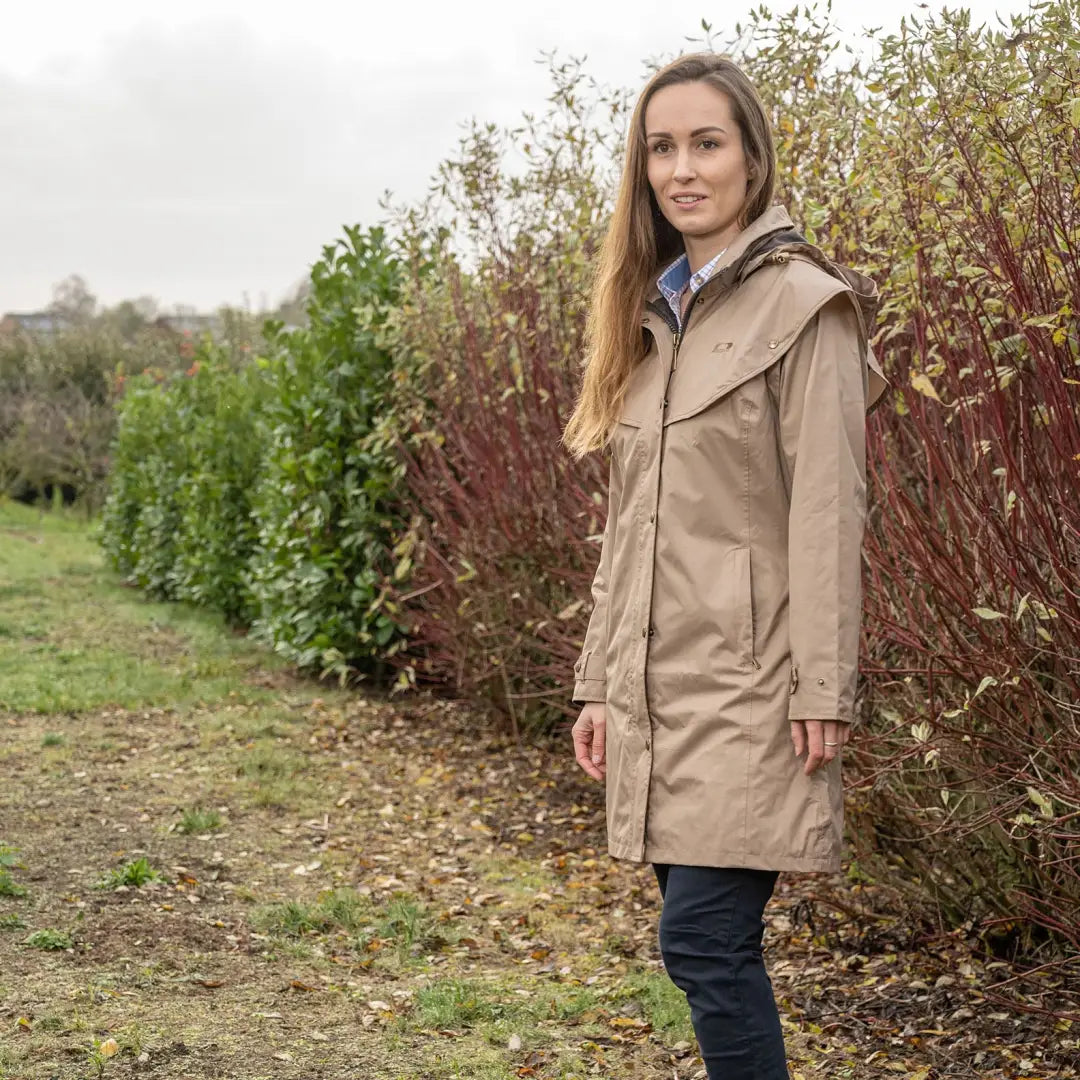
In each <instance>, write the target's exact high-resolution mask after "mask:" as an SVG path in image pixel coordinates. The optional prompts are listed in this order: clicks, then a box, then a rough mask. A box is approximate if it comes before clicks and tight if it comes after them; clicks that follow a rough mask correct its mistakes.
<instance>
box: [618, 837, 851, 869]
mask: <svg viewBox="0 0 1080 1080" xmlns="http://www.w3.org/2000/svg"><path fill="white" fill-rule="evenodd" d="M608 854H609V855H610V856H611V857H612V858H615V859H624V860H626V861H628V862H635V863H670V864H672V865H676V866H737V867H744V868H746V869H748V870H789V871H802V872H804V873H807V872H809V873H814V872H817V873H826V874H835V873H838V872H839V871H841V870H842V869H843V864H842V862H841V859H840V856H839V855H831V856H818V855H815V856H808V855H765V856H762V855H754V854H750V853H748V852H745V851H711V852H709V853H708V854H707V855H702V854H701V853H697V852H696V853H695V854H694V855H693V857H688V856H687V852H685V851H676V850H670V849H663V848H652V847H648V846H647V847H646V848H645V851H644V854H642V851H641V848H640V847H633V846H632V845H630V844H621V843H615V842H609V843H608Z"/></svg>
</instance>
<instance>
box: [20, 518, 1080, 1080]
mask: <svg viewBox="0 0 1080 1080" xmlns="http://www.w3.org/2000/svg"><path fill="white" fill-rule="evenodd" d="M0 529H2V530H3V531H2V535H0V551H2V553H0V710H4V711H3V712H0V863H3V862H8V863H11V864H13V865H11V866H9V867H8V868H7V869H6V870H5V869H3V868H2V867H0V1078H7V1080H15V1078H18V1080H23V1078H31V1077H32V1078H35V1080H37V1078H47V1077H48V1078H51V1077H58V1078H64V1080H67V1078H76V1077H77V1078H89V1077H98V1076H115V1077H123V1076H140V1077H153V1078H162V1080H164V1078H166V1077H168V1078H170V1080H174V1078H175V1080H179V1078H188V1077H191V1078H200V1080H201V1078H212V1077H213V1078H216V1077H220V1078H225V1077H228V1078H242V1080H256V1078H271V1077H272V1078H274V1080H279V1078H280V1080H291V1078H301V1077H303V1078H305V1080H309V1078H327V1080H344V1078H350V1080H353V1078H355V1080H406V1078H408V1080H413V1078H415V1080H449V1078H455V1077H462V1078H466V1077H467V1078H478V1080H496V1078H499V1080H502V1078H511V1077H536V1078H540V1080H574V1078H577V1080H584V1078H586V1077H593V1076H602V1077H617V1078H619V1080H637V1078H641V1080H645V1078H648V1080H654V1078H655V1080H660V1078H666V1080H685V1078H689V1077H693V1076H695V1075H699V1074H700V1075H703V1074H701V1073H700V1068H701V1062H700V1059H699V1058H698V1057H697V1056H696V1053H695V1052H694V1050H695V1048H694V1047H693V1045H692V1038H693V1036H692V1031H691V1029H690V1027H689V1023H688V1017H687V1012H686V1007H685V1002H684V1000H683V999H682V995H681V994H679V992H678V991H676V990H675V989H674V987H672V986H671V984H670V983H669V982H668V980H667V979H666V977H665V976H664V974H663V972H662V969H661V968H660V964H659V957H658V954H657V951H656V945H655V940H654V934H655V921H656V916H657V912H658V895H657V893H656V889H655V886H654V884H653V880H652V877H651V874H650V872H649V871H647V870H646V869H645V868H638V867H633V866H630V865H628V864H625V863H617V862H614V861H612V860H610V859H609V858H608V857H607V856H606V854H604V848H603V820H602V793H601V790H600V789H599V787H597V786H596V785H593V784H592V783H590V782H588V781H586V780H584V779H583V778H582V777H580V775H578V774H577V773H576V772H575V771H574V767H573V765H572V763H571V762H570V761H569V758H568V755H567V754H566V753H564V752H562V750H561V748H560V749H559V750H558V751H551V750H543V749H537V748H532V749H522V748H518V747H515V746H513V745H511V744H510V743H508V742H507V741H506V740H504V739H501V738H499V737H497V736H494V735H490V734H482V733H479V732H477V731H476V730H474V727H475V724H474V723H472V722H471V721H470V717H469V714H468V712H467V710H465V709H462V708H459V707H456V706H452V705H450V704H447V703H443V702H438V701H434V700H426V699H421V700H417V699H413V700H412V701H411V702H410V703H408V704H407V705H403V704H402V703H400V702H385V701H381V700H376V699H368V698H366V697H365V696H364V695H363V694H361V693H355V692H354V693H344V692H341V691H340V690H337V689H331V688H327V687H325V686H320V685H319V684H317V683H314V682H308V681H304V680H299V679H296V678H294V677H293V676H291V675H290V674H288V673H287V672H285V671H283V670H281V668H280V666H279V665H277V664H276V662H275V661H274V659H273V657H272V656H270V655H269V654H267V653H265V652H262V651H260V650H258V649H257V648H255V647H253V646H252V645H250V644H249V643H247V642H246V641H244V640H242V639H238V638H236V637H235V636H233V635H230V634H228V632H227V631H225V630H223V629H222V628H221V627H220V626H218V625H217V624H216V622H215V621H214V620H213V619H212V618H208V617H206V616H202V615H199V614H197V613H194V614H193V613H190V612H186V611H184V610H183V609H179V608H176V607H170V606H165V605H155V604H147V603H144V602H142V601H141V600H139V599H138V598H136V597H134V596H133V595H132V594H131V593H130V592H128V591H126V590H122V589H119V588H118V587H116V585H115V584H113V583H111V581H110V579H109V578H108V576H107V575H106V574H105V573H104V572H103V571H102V569H101V566H100V559H99V557H98V555H97V553H96V550H95V548H94V547H93V544H92V542H91V541H90V539H89V538H88V537H87V535H86V534H85V531H84V530H82V529H80V528H79V527H77V526H75V525H73V524H70V523H64V522H56V521H49V520H45V521H43V522H39V521H38V520H37V519H36V518H33V517H30V516H28V515H25V514H20V513H18V512H16V511H12V510H10V509H0ZM3 845H6V848H5V847H4V846H3ZM5 850H6V851H7V855H6V856H5V855H3V854H2V853H3V852H4V851H5ZM150 873H155V874H156V875H158V876H156V877H154V878H152V879H150V880H146V881H142V883H141V884H140V883H139V882H140V881H141V879H142V878H145V877H146V876H147V875H148V874H150ZM110 875H112V879H111V880H110ZM121 875H122V876H123V877H124V878H125V879H126V880H127V881H128V884H121V885H119V887H115V886H116V884H117V880H118V879H119V877H120V876H121ZM103 883H104V885H105V886H106V887H103ZM108 886H114V887H108ZM889 903H890V897H889V896H888V894H887V893H886V892H885V890H882V889H880V888H876V887H873V886H871V885H867V884H865V883H862V884H856V883H854V882H852V881H848V880H846V879H845V878H844V877H837V878H836V879H831V880H830V879H827V878H822V877H814V876H810V877H805V878H798V877H797V876H795V875H790V876H785V877H784V878H783V879H782V880H781V884H780V887H779V889H778V892H777V896H776V898H775V900H774V902H773V903H772V904H771V905H770V908H769V911H768V912H767V916H768V920H769V930H768V938H767V940H768V946H769V953H768V955H769V958H770V970H771V972H772V977H773V983H774V987H775V989H776V992H777V996H778V998H779V999H780V1001H781V1003H782V1007H783V1013H784V1022H785V1028H786V1034H787V1037H788V1044H789V1053H790V1056H791V1068H792V1075H793V1077H795V1078H800V1077H801V1078H802V1080H817V1078H824V1077H835V1078H849V1077H850V1078H855V1077H858V1078H860V1080H862V1078H871V1077H886V1076H887V1077H908V1078H911V1080H936V1078H938V1077H947V1076H948V1077H972V1078H973V1077H988V1078H1003V1077H1014V1076H1027V1077H1049V1076H1061V1077H1067V1076H1076V1075H1078V1074H1077V1072H1076V1071H1072V1070H1071V1066H1070V1065H1069V1058H1070V1057H1073V1058H1074V1059H1075V1056H1076V1054H1075V1050H1076V1034H1077V1032H1076V1031H1075V1030H1073V1031H1072V1032H1070V1031H1069V1029H1068V1028H1067V1027H1065V1028H1063V1027H1062V1025H1061V1024H1058V1025H1057V1028H1056V1029H1055V1027H1054V1025H1053V1023H1050V1022H1045V1021H1042V1020H1040V1019H1039V1018H1038V1017H1032V1016H1028V1015H1025V1014H1023V1013H1020V1012H1016V1011H1013V1010H1009V1009H1006V1008H1003V1007H1002V1006H1000V1005H995V1004H993V1003H991V1002H989V1001H987V999H986V998H985V996H984V989H985V987H986V985H987V984H988V983H991V982H994V981H996V980H998V979H1000V978H1003V977H1004V976H1005V975H1007V974H1008V972H1007V971H1006V972H1004V973H1003V972H1002V970H1000V969H993V968H991V969H989V970H988V969H987V967H986V966H985V965H984V964H983V963H982V962H981V961H979V960H978V959H976V958H975V957H974V956H971V955H969V954H968V953H967V952H966V951H965V949H964V946H963V944H962V942H961V941H960V939H959V938H958V937H942V938H939V939H937V940H936V941H935V942H933V943H931V945H930V946H929V947H927V945H926V943H925V941H924V943H923V945H922V947H920V948H919V949H918V950H914V949H909V948H908V946H911V945H912V944H913V943H914V938H913V933H912V930H911V929H910V928H907V927H906V926H905V925H904V921H903V919H902V917H901V916H900V915H898V914H897V913H896V912H895V910H892V911H890V910H889ZM43 946H54V947H51V948H50V947H43ZM110 1040H114V1042H110Z"/></svg>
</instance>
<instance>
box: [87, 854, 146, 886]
mask: <svg viewBox="0 0 1080 1080" xmlns="http://www.w3.org/2000/svg"><path fill="white" fill-rule="evenodd" d="M162 880H163V875H162V874H161V873H160V871H158V870H155V869H154V868H153V867H152V866H151V865H150V863H149V862H148V861H147V859H146V856H145V855H143V856H140V857H139V858H138V859H134V860H133V861H131V862H127V863H124V865H123V866H118V867H116V868H115V869H114V870H110V871H109V872H108V873H107V874H106V875H105V876H104V877H103V878H101V879H100V880H99V881H98V883H97V885H96V886H95V888H98V889H119V888H120V887H121V886H122V885H125V886H130V887H132V888H135V889H138V888H141V887H142V886H143V885H145V884H147V882H150V881H162Z"/></svg>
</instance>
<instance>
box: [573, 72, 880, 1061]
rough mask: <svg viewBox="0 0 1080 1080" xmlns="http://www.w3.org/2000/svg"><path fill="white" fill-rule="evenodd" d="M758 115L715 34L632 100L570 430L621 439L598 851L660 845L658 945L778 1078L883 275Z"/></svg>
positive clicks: (586, 744)
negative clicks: (789, 892)
mask: <svg viewBox="0 0 1080 1080" xmlns="http://www.w3.org/2000/svg"><path fill="white" fill-rule="evenodd" d="M775 168H776V166H775V160H774V150H773V141H772V136H771V133H770V130H769V123H768V118H767V115H766V112H765V109H764V107H763V105H762V103H761V101H760V99H759V97H758V95H757V93H756V92H755V90H754V88H753V86H752V85H751V84H750V82H749V81H748V80H747V78H746V76H745V74H744V73H743V72H742V71H741V70H740V69H739V68H738V67H737V66H736V65H735V64H734V63H733V62H732V61H731V60H729V59H727V58H726V57H722V56H716V55H712V54H696V55H689V56H684V57H681V58H680V59H678V60H676V61H675V62H674V63H672V64H670V65H668V66H667V67H665V68H664V69H663V70H661V71H659V72H658V73H657V74H656V75H655V76H654V77H653V78H652V79H651V81H650V82H649V83H648V85H647V86H646V87H645V90H644V91H643V92H642V95H641V98H640V99H639V101H638V103H637V107H636V108H635V111H634V115H633V119H632V121H631V130H630V135H629V140H628V144H627V153H626V162H625V167H624V171H623V175H622V183H621V186H620V190H619V193H618V198H617V202H616V206H615V211H614V214H613V217H612V220H611V224H610V227H609V231H608V234H607V238H606V241H605V244H604V248H603V253H602V257H601V261H600V266H599V270H598V274H597V279H596V284H595V287H594V294H593V303H592V306H591V311H590V315H589V326H588V332H587V344H588V357H587V363H586V369H585V376H584V381H583V386H582V390H581V395H580V399H579V401H578V403H577V406H576V408H575V410H574V413H573V415H572V416H571V418H570V420H569V422H568V424H567V427H566V432H565V434H564V440H565V442H566V444H567V445H568V447H569V448H570V449H571V451H572V452H573V453H574V454H575V456H581V455H582V454H584V453H586V452H588V451H589V450H594V449H598V448H601V447H604V446H610V449H611V466H610V469H611V471H610V482H609V495H608V498H609V502H608V517H607V525H606V528H605V531H604V539H603V545H602V549H601V554H600V560H599V566H598V568H597V570H596V576H595V579H594V580H593V584H592V597H593V612H592V616H591V618H590V621H589V627H588V631H587V633H586V636H585V641H584V646H583V648H582V651H581V656H580V658H579V659H578V661H577V664H576V665H575V673H576V682H575V687H574V701H575V703H580V704H582V705H583V706H584V707H583V708H582V710H581V713H580V716H579V718H578V720H577V722H576V723H575V724H574V729H573V739H574V744H575V751H576V756H577V760H578V762H579V763H580V764H581V767H582V768H583V769H584V770H585V771H586V772H587V773H588V774H589V775H590V776H592V777H595V778H596V779H600V780H604V781H605V782H606V785H607V825H608V844H609V851H610V853H611V854H612V855H613V856H616V857H618V858H624V859H630V860H634V861H638V862H642V861H646V862H650V863H652V864H653V866H654V868H655V872H656V877H657V880H658V883H659V886H660V892H661V895H662V897H663V913H662V915H661V918H660V928H659V936H660V948H661V954H662V956H663V959H664V965H665V967H666V969H667V971H668V973H669V975H670V976H671V978H672V980H673V981H674V982H675V983H676V984H677V985H678V986H679V987H681V988H682V989H683V990H684V991H685V992H686V994H687V997H688V999H689V1003H690V1009H691V1016H692V1018H693V1023H694V1029H695V1032H696V1033H697V1038H698V1042H699V1045H700V1047H701V1051H702V1055H703V1057H704V1060H705V1063H706V1067H707V1069H708V1074H709V1076H710V1077H711V1078H712V1080H721V1078H722V1080H744V1078H745V1080H775V1078H779V1077H786V1076H787V1075H788V1074H787V1067H786V1063H785V1054H784V1044H783V1038H782V1035H781V1029H780V1020H779V1015H778V1013H777V1008H776V1003H775V1000H774V997H773V993H772V986H771V982H770V980H769V977H768V974H767V972H766V969H765V965H764V961H763V959H762V953H761V939H762V932H763V930H764V924H763V922H762V913H763V911H764V908H765V905H766V903H767V902H768V899H769V897H770V896H771V894H772V891H773V888H774V886H775V883H776V879H777V876H778V874H779V872H780V871H782V870H799V871H835V870H837V869H839V867H840V848H841V840H842V827H843V797H842V787H841V775H840V749H841V747H842V746H843V745H844V743H845V742H846V741H847V738H848V730H849V726H850V724H851V722H852V719H853V701H854V696H855V682H856V675H857V660H858V643H859V616H860V606H861V605H860V599H861V594H860V588H861V586H860V545H861V543H862V534H863V526H864V519H865V510H866V488H865V416H866V412H867V411H868V410H869V409H870V407H871V406H872V405H873V404H874V403H875V402H876V401H878V400H879V398H880V395H881V394H882V392H883V390H884V389H885V387H886V385H887V384H886V382H885V380H884V378H883V377H882V374H881V371H880V368H879V367H878V365H877V361H876V359H875V357H874V355H873V352H872V350H871V349H870V347H869V343H868V340H867V334H868V331H869V330H870V329H871V327H872V320H873V316H874V312H875V310H876V306H877V293H876V289H875V287H874V285H873V283H872V282H871V281H870V280H869V279H867V278H865V277H863V276H862V275H860V274H857V273H855V272H854V271H852V270H849V269H847V268H845V267H841V266H838V265H836V264H834V263H832V262H830V261H829V260H828V259H827V258H826V257H825V256H824V255H823V254H822V253H821V252H820V251H819V250H818V249H817V248H816V247H814V246H812V245H810V244H808V243H807V242H806V240H805V239H804V238H803V237H802V236H801V235H800V234H799V233H798V232H797V231H795V229H794V228H793V225H792V221H791V218H790V217H789V216H788V214H787V213H786V211H785V210H784V208H783V207H782V206H779V205H772V195H773V190H774V183H775Z"/></svg>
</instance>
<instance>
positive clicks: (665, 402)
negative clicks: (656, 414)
mask: <svg viewBox="0 0 1080 1080" xmlns="http://www.w3.org/2000/svg"><path fill="white" fill-rule="evenodd" d="M667 407H668V399H667V398H664V408H665V409H666V408H667Z"/></svg>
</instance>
